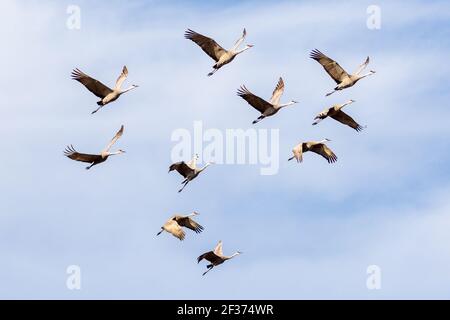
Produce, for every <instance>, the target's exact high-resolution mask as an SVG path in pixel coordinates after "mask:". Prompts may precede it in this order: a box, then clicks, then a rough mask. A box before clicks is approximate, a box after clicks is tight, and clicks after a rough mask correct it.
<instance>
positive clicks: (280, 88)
mask: <svg viewBox="0 0 450 320" xmlns="http://www.w3.org/2000/svg"><path fill="white" fill-rule="evenodd" d="M283 92H284V81H283V78H281V77H280V80H278V83H277V86H276V87H275V90H273V93H272V98H270V101H269V102H270V103H271V104H273V105H277V104H279V103H280V98H281V96H282V95H283Z"/></svg>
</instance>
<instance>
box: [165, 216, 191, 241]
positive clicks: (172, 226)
mask: <svg viewBox="0 0 450 320" xmlns="http://www.w3.org/2000/svg"><path fill="white" fill-rule="evenodd" d="M164 229H165V230H166V231H167V232H169V233H171V234H172V235H173V236H174V237H176V238H178V239H180V240H181V241H183V240H184V237H185V236H186V234H185V233H184V231H183V229H182V228H181V227H180V226H179V225H178V223H177V222H176V221H175V220H174V219H169V220H168V221H167V222H166V223H165V224H164Z"/></svg>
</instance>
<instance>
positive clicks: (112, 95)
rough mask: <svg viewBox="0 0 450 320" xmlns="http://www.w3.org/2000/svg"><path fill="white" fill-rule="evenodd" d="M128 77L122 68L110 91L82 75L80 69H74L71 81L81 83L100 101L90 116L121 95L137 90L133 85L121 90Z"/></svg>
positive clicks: (126, 71) (125, 68)
mask: <svg viewBox="0 0 450 320" xmlns="http://www.w3.org/2000/svg"><path fill="white" fill-rule="evenodd" d="M127 76H128V69H127V67H126V66H124V67H123V69H122V73H121V74H120V76H119V78H117V81H116V85H115V86H114V89H111V88H109V87H107V86H105V85H104V84H103V83H101V82H100V81H98V80H96V79H94V78H91V77H90V76H88V75H87V74H85V73H83V72H82V71H81V70H80V69H74V70H73V71H72V79H74V80H77V81H79V82H80V83H82V84H83V85H84V86H85V87H86V88H87V89H88V90H89V91H90V92H92V93H93V94H95V95H96V96H97V97H99V98H100V99H101V100H100V101H98V102H97V104H98V105H99V107H98V108H97V109H96V110H94V111H92V114H94V113H96V112H97V111H98V110H100V109H101V108H103V106H105V105H107V104H108V103H110V102H113V101H115V100H117V99H118V98H119V97H120V96H121V95H122V94H124V93H125V92H128V91H130V90H133V89H135V88H137V87H138V86H137V85H135V84H133V85H131V86H130V87H129V88H128V89H125V90H122V89H121V87H122V84H123V82H124V81H125V79H126V78H127Z"/></svg>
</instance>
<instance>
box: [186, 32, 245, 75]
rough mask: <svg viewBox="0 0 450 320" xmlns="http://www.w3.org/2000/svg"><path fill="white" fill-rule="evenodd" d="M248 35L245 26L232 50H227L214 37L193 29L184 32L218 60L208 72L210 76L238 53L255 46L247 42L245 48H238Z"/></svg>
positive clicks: (187, 37)
mask: <svg viewBox="0 0 450 320" xmlns="http://www.w3.org/2000/svg"><path fill="white" fill-rule="evenodd" d="M246 35H247V31H245V28H244V31H243V32H242V36H241V37H240V38H239V39H238V40H237V41H236V42H235V44H234V46H233V47H232V48H231V49H230V50H225V49H224V48H222V47H221V46H220V45H218V44H217V42H216V41H214V40H213V39H211V38H208V37H205V36H204V35H201V34H199V33H197V32H195V31H193V30H191V29H187V31H186V32H185V33H184V37H185V38H186V39H189V40H192V41H194V42H195V43H196V44H197V45H198V46H199V47H200V48H202V50H203V51H204V52H205V53H206V54H207V55H208V56H210V57H211V58H212V59H213V60H214V61H216V63H215V64H214V65H213V70H212V71H211V72H210V73H208V76H212V75H213V74H214V73H215V72H216V71H217V70H219V69H220V68H221V67H223V66H224V65H226V64H228V63H230V62H231V61H233V59H234V58H235V57H236V56H237V55H238V54H240V53H242V52H244V51H246V50H248V49H250V48H251V47H253V45H251V44H247V45H246V46H245V47H244V48H243V49H241V50H238V48H239V46H240V45H241V43H242V42H243V41H244V39H245V36H246Z"/></svg>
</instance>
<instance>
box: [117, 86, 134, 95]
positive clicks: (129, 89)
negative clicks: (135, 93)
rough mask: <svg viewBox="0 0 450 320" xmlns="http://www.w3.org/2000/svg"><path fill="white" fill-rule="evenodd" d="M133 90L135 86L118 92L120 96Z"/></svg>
mask: <svg viewBox="0 0 450 320" xmlns="http://www.w3.org/2000/svg"><path fill="white" fill-rule="evenodd" d="M133 89H136V87H135V86H131V87H129V88H127V89H125V90H122V91H120V94H124V93H126V92H128V91H131V90H133Z"/></svg>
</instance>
